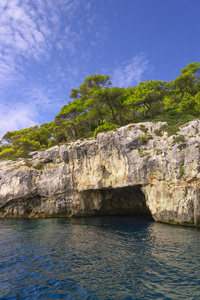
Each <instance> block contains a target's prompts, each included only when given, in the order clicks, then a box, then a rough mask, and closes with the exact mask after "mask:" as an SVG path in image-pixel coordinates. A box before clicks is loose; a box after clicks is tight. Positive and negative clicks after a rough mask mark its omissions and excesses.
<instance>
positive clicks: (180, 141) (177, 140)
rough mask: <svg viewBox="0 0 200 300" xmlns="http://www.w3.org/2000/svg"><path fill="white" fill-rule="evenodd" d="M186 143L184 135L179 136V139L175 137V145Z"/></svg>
mask: <svg viewBox="0 0 200 300" xmlns="http://www.w3.org/2000/svg"><path fill="white" fill-rule="evenodd" d="M184 142H185V138H184V136H183V135H179V136H177V137H174V143H184Z"/></svg>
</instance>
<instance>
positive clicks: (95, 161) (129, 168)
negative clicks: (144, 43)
mask: <svg viewBox="0 0 200 300" xmlns="http://www.w3.org/2000/svg"><path fill="white" fill-rule="evenodd" d="M165 124H166V123H162V122H159V123H156V124H154V123H150V122H147V123H139V124H130V125H128V126H125V127H121V128H119V129H117V130H116V131H112V132H107V133H100V134H98V135H97V139H93V138H91V139H87V140H84V141H76V142H74V143H71V145H69V146H65V145H63V146H60V147H58V146H55V147H53V148H50V149H48V150H46V151H43V152H32V153H31V156H32V158H31V159H29V160H28V161H25V160H23V159H20V160H18V161H16V162H13V161H3V162H1V163H0V217H56V216H58V217H60V216H88V215H100V214H135V215H138V214H146V215H148V214H149V215H151V216H152V217H153V219H154V220H155V221H159V222H166V223H172V224H182V225H190V226H200V180H199V178H200V174H199V168H200V166H199V164H200V135H199V132H200V120H195V121H191V122H190V123H188V124H185V125H184V126H182V127H181V128H180V130H179V132H178V133H177V135H176V136H170V137H168V134H167V132H165V131H164V127H165V126H163V125H165ZM37 168H40V170H38V169H37Z"/></svg>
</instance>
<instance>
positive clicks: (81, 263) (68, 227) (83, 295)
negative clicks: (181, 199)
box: [0, 217, 200, 300]
mask: <svg viewBox="0 0 200 300" xmlns="http://www.w3.org/2000/svg"><path fill="white" fill-rule="evenodd" d="M0 226H1V239H0V287H1V289H0V297H1V298H2V299H62V298H63V299H95V300H96V299H200V288H199V286H200V271H199V261H200V252H199V249H200V231H199V229H195V228H186V227H179V226H170V225H165V224H158V223H154V222H148V221H145V220H140V219H134V218H130V217H98V218H81V219H71V220H69V219H67V220H65V219H45V220H0Z"/></svg>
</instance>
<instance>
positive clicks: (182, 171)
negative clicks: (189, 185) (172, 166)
mask: <svg viewBox="0 0 200 300" xmlns="http://www.w3.org/2000/svg"><path fill="white" fill-rule="evenodd" d="M180 174H181V176H183V175H185V171H184V169H183V167H181V169H180Z"/></svg>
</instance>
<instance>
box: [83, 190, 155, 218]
mask: <svg viewBox="0 0 200 300" xmlns="http://www.w3.org/2000/svg"><path fill="white" fill-rule="evenodd" d="M79 203H80V208H81V210H82V211H83V212H84V213H85V214H86V215H95V216H99V215H105V216H106V215H133V216H145V218H146V217H147V218H150V219H153V218H152V216H151V212H150V210H149V208H148V207H147V205H146V199H145V195H144V193H143V191H142V189H141V185H136V186H128V187H123V188H115V189H114V188H103V189H97V190H86V191H83V192H81V194H80V198H79Z"/></svg>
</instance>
